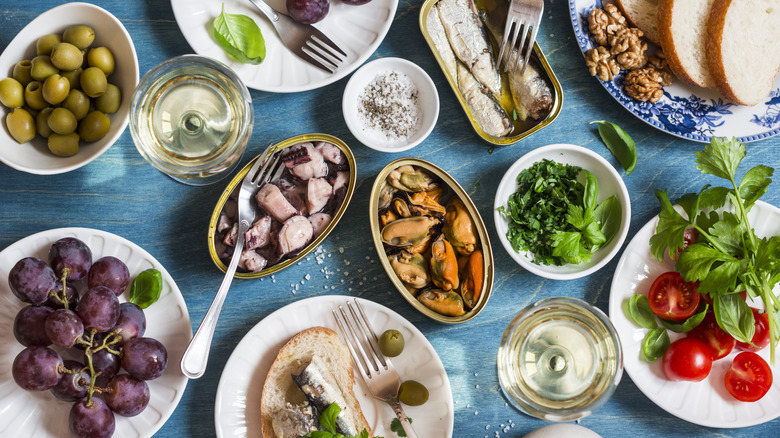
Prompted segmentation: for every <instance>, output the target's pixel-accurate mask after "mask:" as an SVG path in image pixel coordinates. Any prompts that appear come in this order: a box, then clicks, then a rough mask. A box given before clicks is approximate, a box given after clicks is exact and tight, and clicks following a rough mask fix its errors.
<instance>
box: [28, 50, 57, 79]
mask: <svg viewBox="0 0 780 438" xmlns="http://www.w3.org/2000/svg"><path fill="white" fill-rule="evenodd" d="M30 62H31V63H32V65H31V67H30V76H32V78H33V79H35V80H36V81H40V82H43V81H44V80H45V79H46V78H48V77H49V76H51V75H53V74H54V73H59V72H60V71H59V70H58V69H57V67H55V66H54V64H52V63H51V58H49V56H48V55H39V56H36V57H35V58H33V59H32V61H30Z"/></svg>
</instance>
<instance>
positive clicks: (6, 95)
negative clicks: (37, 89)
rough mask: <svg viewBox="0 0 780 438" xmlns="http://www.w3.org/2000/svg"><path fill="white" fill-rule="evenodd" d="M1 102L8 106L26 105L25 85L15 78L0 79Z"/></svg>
mask: <svg viewBox="0 0 780 438" xmlns="http://www.w3.org/2000/svg"><path fill="white" fill-rule="evenodd" d="M0 103H2V104H3V105H5V106H7V107H8V108H19V107H20V106H22V105H24V86H22V84H21V82H19V81H17V80H16V79H14V78H5V79H3V80H2V81H0Z"/></svg>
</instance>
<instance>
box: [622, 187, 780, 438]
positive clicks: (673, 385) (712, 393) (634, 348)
mask: <svg viewBox="0 0 780 438" xmlns="http://www.w3.org/2000/svg"><path fill="white" fill-rule="evenodd" d="M748 218H749V220H750V224H751V225H752V226H753V228H754V229H755V232H756V235H757V236H759V237H762V236H773V235H778V234H780V209H778V208H777V207H774V206H773V205H770V204H767V203H766V202H762V201H758V202H756V205H755V206H754V207H753V209H752V210H751V211H750V213H749V214H748ZM657 223H658V216H656V217H655V218H653V219H652V220H651V221H650V222H648V223H647V224H646V225H645V226H643V227H642V229H641V230H639V232H638V233H636V236H634V238H633V239H631V242H630V243H629V244H628V245H626V249H625V251H624V252H623V255H622V256H621V258H620V261H619V262H618V265H617V268H616V269H615V276H614V277H613V278H612V289H611V291H610V295H609V318H610V319H611V320H612V323H613V324H614V325H615V329H616V330H617V332H618V335H619V336H620V342H622V344H623V366H624V368H625V369H626V372H628V374H629V375H630V376H631V380H633V381H634V383H635V384H636V385H637V386H638V387H639V390H640V391H642V392H643V393H644V394H645V395H646V396H647V397H648V398H649V399H650V400H652V401H653V402H654V403H655V404H657V405H658V406H660V407H661V408H663V409H664V410H666V411H667V412H669V413H670V414H672V415H675V416H677V417H679V418H682V419H683V420H686V421H690V422H691V423H696V424H700V425H702V426H708V427H729V428H735V427H747V426H754V425H756V424H761V423H765V422H767V421H770V420H773V419H775V418H777V417H778V416H780V383H778V380H780V379H778V377H780V374H778V369H779V368H778V367H777V366H775V367H773V373H774V375H775V379H774V383H773V384H772V388H770V389H769V392H768V393H767V394H766V395H765V396H764V398H762V399H761V400H759V401H757V402H754V403H744V402H740V401H737V400H736V399H735V398H733V397H732V396H731V395H730V394H729V393H728V392H727V391H726V388H725V386H724V384H723V377H724V375H725V374H726V371H727V370H728V369H729V368H730V367H731V362H732V360H733V359H734V356H736V355H737V353H738V351H736V350H735V351H734V352H732V353H731V354H730V355H728V356H726V357H725V358H723V359H720V360H718V361H715V362H713V364H712V370H711V371H710V375H709V377H707V378H706V379H705V380H703V381H701V382H672V381H670V380H668V379H667V378H666V377H665V376H664V372H663V367H662V361H661V360H660V359H659V360H656V361H655V362H653V363H648V362H646V361H645V360H643V359H641V355H642V353H641V350H642V339H643V338H644V336H645V333H646V332H647V330H646V329H643V328H641V327H639V326H637V325H635V324H634V323H632V322H631V321H630V320H629V319H628V318H627V317H626V314H625V312H624V311H623V305H624V303H625V301H626V300H627V299H628V298H630V297H631V296H632V295H634V294H637V293H647V291H648V290H649V289H650V285H651V284H653V281H654V280H655V278H656V277H658V276H659V275H660V274H662V273H664V272H667V271H672V270H674V263H673V262H672V261H671V260H670V259H669V258H668V257H666V259H665V260H664V261H663V262H659V261H657V260H656V259H655V258H653V256H652V254H650V237H651V236H652V235H653V234H655V227H656V224H657ZM775 293H778V288H775ZM669 334H670V335H671V336H672V341H674V340H676V339H677V338H679V337H680V336H681V335H678V334H675V333H671V332H669ZM758 354H760V355H761V357H763V358H764V359H766V361H767V363H769V348H764V349H763V350H761V351H760V352H759V353H758Z"/></svg>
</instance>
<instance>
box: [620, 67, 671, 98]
mask: <svg viewBox="0 0 780 438" xmlns="http://www.w3.org/2000/svg"><path fill="white" fill-rule="evenodd" d="M663 81H664V79H663V77H662V76H661V73H660V72H659V71H658V70H656V69H655V68H653V67H645V68H640V69H637V70H632V71H630V72H628V73H627V74H626V77H625V79H624V81H623V87H624V89H625V91H626V94H628V95H629V96H631V97H632V98H634V99H636V100H639V101H641V102H652V103H655V102H658V101H659V100H661V98H662V97H663V96H664V90H663Z"/></svg>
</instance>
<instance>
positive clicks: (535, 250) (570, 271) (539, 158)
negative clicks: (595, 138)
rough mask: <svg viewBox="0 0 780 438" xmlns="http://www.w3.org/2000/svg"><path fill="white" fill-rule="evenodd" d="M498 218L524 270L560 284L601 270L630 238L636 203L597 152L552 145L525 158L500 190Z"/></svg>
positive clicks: (507, 244) (502, 233)
mask: <svg viewBox="0 0 780 438" xmlns="http://www.w3.org/2000/svg"><path fill="white" fill-rule="evenodd" d="M493 215H494V221H495V225H496V232H497V233H498V235H499V237H500V240H501V244H502V245H503V246H504V248H505V249H506V251H507V253H508V254H509V256H510V257H512V258H513V259H514V260H515V261H516V262H517V263H518V264H519V265H520V266H522V267H523V268H525V269H526V270H528V271H530V272H532V273H534V274H536V275H539V276H542V277H545V278H550V279H554V280H571V279H575V278H580V277H584V276H586V275H589V274H591V273H593V272H596V271H597V270H599V269H600V268H602V267H603V266H604V265H606V264H607V263H609V261H610V260H612V258H613V257H614V256H615V254H617V252H618V251H619V250H620V247H621V246H622V245H623V241H624V240H625V238H626V235H627V234H628V227H629V224H630V222H631V201H630V200H629V196H628V190H627V189H626V185H625V184H624V183H623V180H622V179H621V177H620V175H619V174H618V173H617V171H616V170H615V168H614V167H612V165H611V164H610V163H609V162H607V161H606V160H605V159H604V158H602V157H601V156H600V155H599V154H597V153H595V152H593V151H591V150H590V149H586V148H583V147H581V146H576V145H570V144H552V145H548V146H543V147H540V148H538V149H535V150H533V151H531V152H529V153H527V154H525V155H524V156H522V157H521V158H520V159H519V160H517V161H516V162H515V163H514V164H512V166H511V167H510V168H509V169H508V170H507V171H506V173H505V174H504V177H503V178H502V179H501V182H500V183H499V185H498V189H497V191H496V198H495V201H494V212H493Z"/></svg>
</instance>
